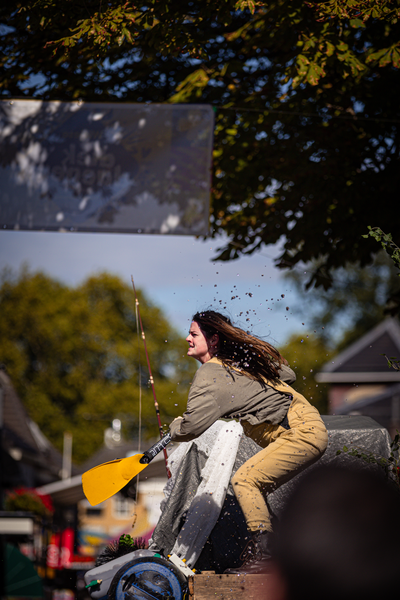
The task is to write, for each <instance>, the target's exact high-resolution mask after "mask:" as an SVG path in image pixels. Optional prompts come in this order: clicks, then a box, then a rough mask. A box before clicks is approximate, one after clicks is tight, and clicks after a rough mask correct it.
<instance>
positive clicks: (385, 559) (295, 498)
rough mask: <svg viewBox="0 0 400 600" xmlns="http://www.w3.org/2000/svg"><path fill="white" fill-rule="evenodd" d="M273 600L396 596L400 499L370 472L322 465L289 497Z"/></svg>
mask: <svg viewBox="0 0 400 600" xmlns="http://www.w3.org/2000/svg"><path fill="white" fill-rule="evenodd" d="M276 565H277V570H276V571H275V574H274V575H272V581H271V583H272V587H273V588H274V589H273V593H272V594H273V595H272V597H273V598H274V600H303V598H307V600H358V599H360V600H377V599H378V598H379V600H380V599H385V600H386V599H389V598H390V597H391V596H392V595H393V596H394V595H395V594H396V595H397V593H398V589H399V575H398V573H399V566H400V494H399V490H398V489H397V488H396V487H395V485H394V484H392V483H391V482H389V481H388V480H387V479H386V478H385V477H384V476H383V474H380V473H376V472H373V471H371V470H369V469H366V468H360V469H344V468H339V467H329V466H328V467H327V466H324V467H317V468H316V469H314V470H313V471H311V472H310V473H308V474H306V475H304V477H303V478H302V479H301V481H300V482H299V485H298V487H297V488H296V489H295V491H294V492H293V494H292V496H291V498H290V499H289V501H288V503H287V505H286V507H285V509H284V510H283V514H282V517H281V520H280V525H279V527H278V530H277V536H276Z"/></svg>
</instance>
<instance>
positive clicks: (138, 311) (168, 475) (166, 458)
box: [131, 275, 171, 479]
mask: <svg viewBox="0 0 400 600" xmlns="http://www.w3.org/2000/svg"><path fill="white" fill-rule="evenodd" d="M131 281H132V288H133V293H134V295H135V304H136V310H137V315H138V320H139V324H140V331H141V335H142V340H143V345H144V351H145V354H146V361H147V368H148V371H149V380H150V385H151V389H152V391H153V399H154V408H155V410H156V415H157V422H158V429H159V432H160V439H162V438H163V436H164V431H163V428H162V424H161V417H160V407H159V405H158V402H157V396H156V390H155V388H154V378H153V374H152V372H151V367H150V359H149V353H148V352H147V344H146V335H145V333H144V329H143V323H142V317H141V316H140V308H139V299H138V297H137V294H136V288H135V284H134V281H133V275H131ZM163 453H164V461H165V469H166V471H167V477H168V479H169V478H170V477H171V473H170V470H169V468H168V454H167V451H166V449H165V448H163Z"/></svg>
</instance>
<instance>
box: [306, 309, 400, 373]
mask: <svg viewBox="0 0 400 600" xmlns="http://www.w3.org/2000/svg"><path fill="white" fill-rule="evenodd" d="M385 355H386V356H387V357H389V358H390V357H396V356H397V357H399V358H400V325H399V322H398V321H397V320H396V319H394V318H388V319H385V320H384V321H382V322H381V323H379V325H377V326H376V327H375V328H374V329H372V330H371V331H370V332H368V333H367V334H365V335H364V336H362V337H361V338H360V339H359V340H357V341H356V342H355V343H354V344H351V346H349V347H348V348H346V350H344V351H343V352H341V353H340V354H338V355H337V356H336V357H335V358H334V359H333V360H332V361H331V362H329V363H326V364H325V365H324V366H323V367H322V369H321V370H320V371H319V373H317V374H316V377H315V379H316V380H317V381H318V382H320V383H361V382H364V383H367V382H371V383H372V382H375V383H376V382H382V383H383V382H385V383H386V382H387V383H395V382H400V371H396V370H395V369H393V368H390V367H389V366H388V363H387V360H386V358H385Z"/></svg>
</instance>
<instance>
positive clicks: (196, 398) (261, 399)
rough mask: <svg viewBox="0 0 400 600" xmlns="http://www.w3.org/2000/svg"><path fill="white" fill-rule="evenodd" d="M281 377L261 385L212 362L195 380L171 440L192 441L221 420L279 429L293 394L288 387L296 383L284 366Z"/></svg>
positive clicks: (204, 365) (173, 429)
mask: <svg viewBox="0 0 400 600" xmlns="http://www.w3.org/2000/svg"><path fill="white" fill-rule="evenodd" d="M280 376H281V379H280V381H277V382H265V383H263V384H262V383H259V382H258V381H256V380H254V379H251V378H250V377H248V376H247V375H244V374H243V373H242V372H240V371H237V370H236V369H231V368H227V367H224V366H223V365H222V363H221V361H219V360H218V359H217V358H212V359H211V360H209V361H208V362H206V363H204V364H203V365H202V366H201V367H200V368H199V369H198V371H197V372H196V374H195V376H194V379H193V382H192V385H191V387H190V391H189V397H188V403H187V408H186V411H185V412H184V414H183V417H178V418H177V419H175V420H174V421H173V422H172V423H171V425H170V432H171V436H172V439H173V440H176V441H179V442H187V441H190V440H192V439H194V438H196V437H198V436H199V435H201V434H202V433H203V432H204V431H205V430H206V429H208V428H209V427H210V426H211V425H212V424H213V423H215V421H217V420H218V419H220V418H235V419H242V420H244V421H248V422H249V423H250V424H251V425H257V424H259V423H265V422H268V423H272V424H273V425H277V424H278V423H280V422H281V421H282V419H284V417H285V416H286V413H287V411H288V408H289V406H290V403H291V402H292V398H293V391H294V390H293V389H292V388H290V386H289V384H291V383H293V381H295V379H296V375H295V374H294V373H293V371H292V369H290V367H287V366H285V365H282V366H281V369H280ZM286 387H287V388H288V390H287V392H286V391H285V388H286Z"/></svg>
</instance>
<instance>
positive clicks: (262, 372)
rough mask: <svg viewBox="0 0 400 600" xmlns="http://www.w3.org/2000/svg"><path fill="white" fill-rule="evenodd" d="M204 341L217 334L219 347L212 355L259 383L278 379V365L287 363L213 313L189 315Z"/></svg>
mask: <svg viewBox="0 0 400 600" xmlns="http://www.w3.org/2000/svg"><path fill="white" fill-rule="evenodd" d="M192 320H193V321H195V323H197V325H198V326H199V327H200V329H201V331H202V332H203V334H204V336H205V337H206V339H207V340H210V339H211V337H212V336H213V335H215V334H218V337H219V344H218V350H217V352H216V353H215V356H216V357H217V358H219V359H220V360H221V361H222V363H223V364H224V365H226V366H230V367H233V368H235V369H239V370H240V371H243V372H244V373H245V374H246V375H248V376H249V377H251V378H252V379H256V380H257V381H259V382H260V383H263V382H264V381H265V379H269V380H276V379H279V368H280V366H281V364H282V363H283V364H287V361H286V360H285V359H284V358H283V356H282V355H281V354H280V352H279V351H278V350H277V349H276V348H274V347H273V346H271V344H268V342H264V341H263V340H260V339H259V338H257V337H255V336H254V335H250V334H249V333H246V332H245V331H244V330H243V329H240V327H235V326H234V325H233V324H232V322H231V320H230V319H229V318H228V317H226V316H225V315H222V314H221V313H218V312H216V311H214V310H205V311H203V312H198V313H196V314H195V315H193V319H192Z"/></svg>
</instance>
